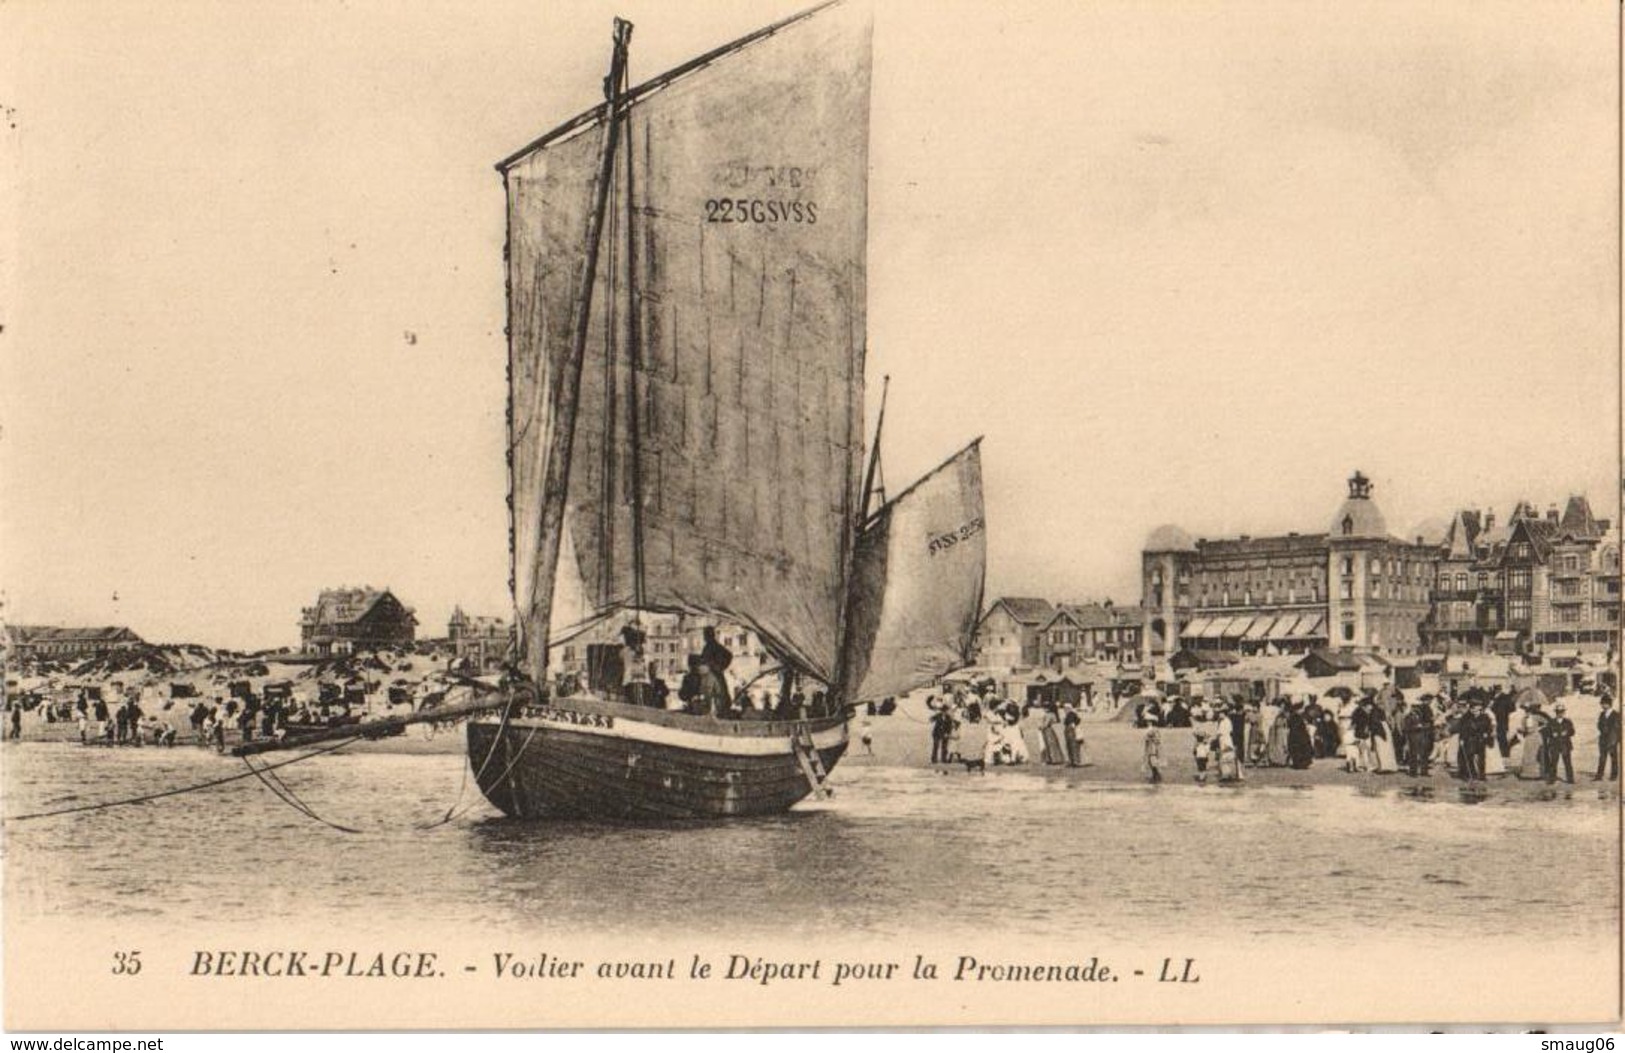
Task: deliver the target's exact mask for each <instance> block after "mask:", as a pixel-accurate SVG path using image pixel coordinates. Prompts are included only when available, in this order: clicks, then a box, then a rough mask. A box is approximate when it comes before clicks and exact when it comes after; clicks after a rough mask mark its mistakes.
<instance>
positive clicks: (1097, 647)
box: [1038, 600, 1141, 672]
mask: <svg viewBox="0 0 1625 1053" xmlns="http://www.w3.org/2000/svg"><path fill="white" fill-rule="evenodd" d="M1140 622H1141V617H1140V612H1139V611H1138V610H1137V609H1134V608H1128V609H1123V608H1119V607H1116V606H1114V605H1113V604H1112V602H1111V601H1110V600H1107V601H1106V602H1105V603H1063V604H1060V605H1059V606H1057V607H1056V608H1055V613H1054V615H1053V616H1051V618H1050V620H1049V621H1048V622H1046V623H1045V624H1044V628H1043V629H1042V630H1041V631H1040V633H1039V654H1038V658H1039V661H1038V664H1039V665H1042V666H1044V667H1045V668H1047V669H1053V670H1055V671H1056V672H1062V671H1064V670H1067V669H1073V668H1076V667H1078V666H1079V665H1082V664H1083V663H1085V662H1094V661H1113V660H1116V659H1119V658H1122V657H1124V656H1125V655H1133V656H1135V657H1136V658H1137V657H1138V656H1139V653H1140Z"/></svg>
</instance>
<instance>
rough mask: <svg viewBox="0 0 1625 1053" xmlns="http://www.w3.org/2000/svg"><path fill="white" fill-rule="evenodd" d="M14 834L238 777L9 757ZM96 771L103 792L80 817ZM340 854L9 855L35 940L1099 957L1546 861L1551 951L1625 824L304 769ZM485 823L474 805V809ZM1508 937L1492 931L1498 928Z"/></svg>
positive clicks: (203, 803)
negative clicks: (757, 939)
mask: <svg viewBox="0 0 1625 1053" xmlns="http://www.w3.org/2000/svg"><path fill="white" fill-rule="evenodd" d="M5 759H6V761H7V765H6V790H7V793H6V810H7V811H8V812H10V813H13V814H16V813H19V812H24V811H32V810H36V809H38V808H40V807H41V806H43V805H45V804H46V803H47V802H51V803H55V802H63V801H66V800H67V799H68V798H69V797H70V796H75V797H85V798H94V799H109V798H116V797H119V796H124V795H130V794H135V793H140V792H150V791H151V790H153V789H156V788H161V787H167V786H175V785H182V784H186V783H192V782H198V781H202V780H203V779H207V778H211V777H217V776H218V775H220V774H224V773H227V772H228V771H229V770H230V762H228V761H223V760H221V759H219V758H216V757H213V756H210V755H206V754H200V753H196V752H194V751H191V750H173V751H161V752H160V751H153V750H139V751H104V752H97V753H96V754H95V755H94V756H93V757H88V758H87V757H86V756H85V755H84V754H83V753H82V752H81V751H79V749H78V748H77V747H50V746H37V747H30V748H25V749H13V750H8V751H7V752H6V758H5ZM87 770H89V771H91V772H92V773H93V775H94V779H95V788H94V791H93V792H90V791H86V790H84V789H83V784H82V779H83V776H84V773H85V772H86V771H87ZM283 773H284V775H285V776H286V778H287V780H288V782H289V784H290V785H291V786H292V787H293V788H294V789H295V791H296V792H297V793H298V794H299V795H300V797H301V798H302V799H304V800H305V801H306V802H307V803H309V804H310V805H311V806H312V807H313V808H314V809H315V810H316V811H317V812H318V813H319V814H321V815H323V816H325V817H327V818H330V819H332V820H334V821H335V822H339V823H343V824H345V825H350V826H355V827H358V828H360V829H361V831H362V832H361V833H359V834H356V835H345V834H342V833H339V832H337V831H334V830H331V829H329V828H326V827H323V826H319V825H317V824H315V823H312V822H310V821H308V820H307V819H304V818H303V817H301V816H299V815H297V814H296V813H294V812H293V811H291V810H290V809H288V808H287V807H285V806H284V805H282V804H281V803H279V802H278V801H277V800H275V799H274V798H273V797H272V796H271V795H270V794H269V793H266V792H264V791H263V790H261V789H259V788H258V787H255V786H252V785H248V784H236V786H237V788H235V789H232V790H230V791H227V792H211V793H208V794H199V795H195V796H188V797H182V798H177V799H174V800H169V801H163V802H157V803H154V804H151V805H146V806H142V807H139V808H125V809H116V810H110V811H103V812H89V813H83V814H81V815H76V816H69V817H64V818H62V819H53V820H46V821H42V822H33V823H20V824H12V825H10V826H8V828H7V837H8V845H7V849H8V852H7V864H8V865H7V872H6V895H7V905H8V906H9V907H13V908H16V909H17V910H18V911H19V913H21V914H23V915H50V914H53V913H69V914H72V915H78V916H96V917H107V918H117V917H156V918H159V919H163V920H165V921H176V922H193V923H201V924H209V923H211V922H220V923H227V922H241V921H253V920H254V919H256V918H268V919H275V918H278V917H283V916H289V915H297V916H298V917H301V918H304V919H306V920H314V919H321V918H332V919H335V921H336V922H342V921H343V920H344V919H347V918H351V917H353V916H355V914H356V912H358V911H365V912H371V913H373V914H376V913H377V912H378V911H379V910H380V908H384V909H397V910H406V911H408V913H406V914H404V915H403V916H405V917H409V918H410V919H411V920H412V922H413V923H414V924H415V923H418V922H421V923H423V924H425V925H433V924H445V925H449V926H455V927H457V928H458V929H459V930H464V931H480V930H482V929H484V930H488V931H501V932H503V933H505V934H507V935H510V936H512V937H514V938H524V937H534V938H541V937H545V936H548V935H552V934H559V933H568V932H573V931H583V930H586V931H592V932H603V933H626V934H648V935H655V934H658V933H661V932H687V933H710V932H726V933H728V934H729V935H736V934H737V935H745V934H750V933H756V932H771V933H773V934H776V935H780V936H784V935H791V934H798V933H807V932H830V931H841V932H849V933H863V934H865V935H866V936H868V937H871V938H873V937H879V938H886V937H889V936H893V935H903V934H909V933H918V932H927V931H928V932H931V933H934V934H946V933H952V932H956V931H964V930H968V929H982V928H985V927H987V926H989V925H993V926H996V927H997V929H998V931H999V932H1000V933H1002V934H1005V935H1010V936H1016V935H1022V934H1038V935H1042V936H1044V937H1046V938H1048V939H1055V940H1068V939H1083V938H1086V937H1090V936H1098V935H1100V934H1103V933H1104V934H1110V933H1125V932H1136V933H1142V934H1145V935H1147V936H1155V935H1159V934H1163V933H1168V934H1174V933H1179V932H1183V931H1188V930H1189V928H1190V925H1191V920H1192V919H1193V918H1199V919H1202V921H1201V924H1202V925H1203V926H1204V927H1205V928H1206V930H1212V929H1213V927H1214V926H1216V925H1219V926H1231V927H1233V928H1234V930H1235V931H1236V932H1238V933H1252V932H1258V933H1264V934H1276V935H1299V934H1303V935H1322V936H1325V935H1330V934H1335V933H1337V932H1339V931H1346V930H1349V929H1350V927H1364V926H1369V925H1370V924H1371V919H1372V914H1371V909H1370V907H1371V903H1372V902H1373V898H1372V897H1373V896H1378V897H1381V902H1382V903H1383V904H1384V907H1383V910H1384V916H1385V917H1386V918H1387V919H1388V923H1389V924H1391V925H1392V926H1394V927H1395V929H1396V930H1398V929H1401V928H1402V929H1403V930H1404V932H1405V934H1407V935H1411V936H1415V935H1418V934H1425V933H1433V934H1437V935H1439V936H1441V937H1443V936H1448V935H1449V934H1452V933H1454V932H1457V931H1459V930H1460V928H1461V927H1462V926H1463V925H1479V926H1481V925H1482V924H1483V919H1484V918H1486V917H1505V918H1508V919H1512V918H1516V917H1517V916H1518V911H1519V910H1520V909H1521V908H1522V906H1523V905H1524V902H1525V898H1526V897H1527V893H1528V890H1529V889H1530V888H1537V887H1538V888H1550V887H1552V886H1551V874H1550V873H1549V872H1548V869H1547V866H1546V861H1548V860H1550V859H1553V858H1563V859H1566V860H1576V859H1578V860H1588V861H1592V865H1589V866H1579V867H1573V868H1570V869H1568V870H1566V871H1565V873H1564V875H1563V883H1562V886H1561V887H1562V892H1561V895H1559V896H1555V897H1553V899H1552V901H1551V902H1550V903H1548V905H1547V906H1545V907H1543V912H1542V927H1543V932H1545V933H1546V934H1547V935H1549V936H1552V937H1554V938H1556V937H1562V936H1565V935H1568V936H1589V937H1600V936H1604V935H1606V934H1607V933H1608V932H1610V931H1611V930H1612V928H1613V918H1612V915H1611V913H1610V912H1599V911H1596V910H1594V909H1590V908H1589V907H1587V904H1595V903H1597V902H1607V903H1617V902H1618V895H1619V889H1618V884H1617V877H1616V875H1617V874H1618V872H1619V852H1618V846H1617V844H1616V836H1617V834H1616V830H1617V827H1616V823H1617V815H1618V812H1617V809H1618V799H1617V797H1616V796H1614V795H1612V794H1611V793H1609V792H1607V791H1604V792H1603V793H1601V794H1592V793H1591V792H1589V790H1588V791H1587V792H1586V793H1581V794H1576V793H1574V791H1573V790H1572V788H1563V789H1556V788H1553V789H1550V790H1547V791H1544V792H1539V791H1536V792H1526V793H1519V794H1507V793H1499V794H1498V793H1497V792H1495V790H1494V789H1491V790H1490V791H1489V792H1484V791H1482V790H1479V789H1476V788H1474V789H1456V790H1449V789H1444V788H1442V787H1433V786H1396V787H1392V788H1385V787H1381V786H1375V785H1365V786H1361V787H1358V788H1347V787H1328V786H1319V787H1307V786H1290V787H1257V786H1252V787H1239V788H1235V790H1234V792H1225V791H1227V790H1230V789H1232V788H1230V787H1216V786H1208V787H1196V786H1184V785H1164V786H1160V787H1156V788H1152V787H1147V786H1139V785H1095V784H1087V783H1077V782H1071V781H1067V780H1061V779H1050V778H1046V777H1044V775H1043V773H1042V772H1040V771H1037V770H1027V771H1007V772H1000V773H998V774H997V775H989V776H987V777H955V776H951V775H947V774H943V773H940V772H935V771H930V770H922V769H913V768H888V767H881V766H878V765H876V766H849V767H846V768H842V769H839V770H837V773H836V776H835V781H836V784H837V787H838V796H837V797H836V798H835V799H834V800H833V801H829V802H817V803H811V802H810V803H809V804H808V805H806V806H804V807H802V808H800V809H798V810H796V811H795V812H793V813H791V814H789V815H785V816H778V817H769V818H760V819H748V820H738V821H727V822H695V823H686V824H673V825H667V826H642V825H631V824H614V823H587V822H556V823H553V822H535V821H532V822H522V821H510V820H506V819H502V818H499V817H497V816H496V813H495V812H493V811H491V810H490V809H488V808H486V807H484V806H483V804H479V805H478V806H476V807H475V808H474V809H473V810H472V811H471V812H469V813H468V814H467V815H463V816H462V817H460V818H458V819H456V820H454V821H453V822H451V823H447V824H444V825H438V826H431V827H429V828H427V829H426V828H425V826H426V825H427V824H431V823H433V822H434V821H435V820H437V819H439V818H440V817H441V816H443V815H444V814H445V812H446V809H447V807H448V805H450V804H452V802H454V801H457V800H458V799H459V796H458V795H459V792H460V790H459V787H460V786H462V785H463V783H464V780H463V772H462V768H461V761H460V759H459V758H455V757H448V756H388V755H379V754H365V755H357V756H347V755H337V756H333V757H324V758H321V759H319V760H315V761H311V762H310V763H308V764H300V765H295V766H293V767H291V768H288V769H284V772H283ZM461 792H462V793H463V794H464V797H463V798H462V799H463V801H464V803H465V804H470V803H474V801H473V798H472V794H473V793H474V791H472V790H470V789H468V788H466V786H465V787H463V789H462V790H461ZM1486 912H1489V913H1486Z"/></svg>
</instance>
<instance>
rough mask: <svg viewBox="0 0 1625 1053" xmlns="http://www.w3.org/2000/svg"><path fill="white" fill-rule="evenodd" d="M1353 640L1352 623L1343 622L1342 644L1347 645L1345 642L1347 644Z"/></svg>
mask: <svg viewBox="0 0 1625 1053" xmlns="http://www.w3.org/2000/svg"><path fill="white" fill-rule="evenodd" d="M1353 639H1354V623H1353V622H1344V623H1343V642H1344V643H1347V642H1349V641H1350V640H1353Z"/></svg>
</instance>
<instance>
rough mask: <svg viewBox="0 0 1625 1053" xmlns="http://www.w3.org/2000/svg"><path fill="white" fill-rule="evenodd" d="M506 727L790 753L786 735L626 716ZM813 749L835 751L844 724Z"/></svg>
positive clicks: (521, 721)
mask: <svg viewBox="0 0 1625 1053" xmlns="http://www.w3.org/2000/svg"><path fill="white" fill-rule="evenodd" d="M480 722H481V723H488V724H494V723H496V721H495V720H494V719H490V718H486V719H484V720H482V721H480ZM508 727H509V728H510V729H512V730H513V731H516V732H522V731H524V730H525V729H527V728H559V729H561V730H567V731H573V732H576V733H577V734H581V735H591V736H596V737H601V738H606V739H626V740H630V741H632V742H647V743H650V744H654V745H661V746H669V747H671V748H673V749H685V750H694V751H696V752H700V753H722V754H732V755H734V756H744V757H782V756H788V755H789V754H791V753H792V752H793V749H792V747H791V742H790V736H789V735H778V736H769V735H720V734H716V733H711V732H704V731H690V730H688V729H687V728H671V727H666V726H664V725H661V724H645V723H643V722H641V721H637V720H628V719H626V718H625V717H614V718H613V719H611V720H610V721H609V722H608V724H607V726H602V725H598V724H590V723H576V722H574V721H570V720H565V719H562V718H561V719H553V718H550V717H536V716H526V717H515V718H513V719H511V720H509V721H508ZM812 740H813V746H814V748H816V749H818V750H829V749H834V748H835V747H836V746H838V745H840V744H842V743H844V742H846V741H847V736H846V724H845V723H844V722H843V723H840V724H837V725H835V726H834V727H832V728H825V729H824V730H822V731H816V732H814V733H813V737H812Z"/></svg>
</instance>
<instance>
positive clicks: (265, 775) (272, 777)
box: [242, 757, 361, 834]
mask: <svg viewBox="0 0 1625 1053" xmlns="http://www.w3.org/2000/svg"><path fill="white" fill-rule="evenodd" d="M242 760H243V763H244V764H245V765H247V766H248V770H249V771H251V772H253V773H254V774H255V775H258V776H259V777H260V782H262V783H264V784H265V788H266V789H267V790H270V791H271V792H272V793H274V794H276V795H277V797H278V798H279V799H280V800H281V801H282V803H283V804H286V805H287V806H288V807H290V808H292V809H293V810H294V811H296V812H299V813H300V814H301V815H304V816H305V817H306V818H308V819H314V820H316V821H317V822H318V823H321V824H322V825H323V826H330V827H332V828H333V829H335V830H337V831H339V832H340V833H345V834H359V833H360V832H361V831H360V830H357V829H355V828H354V827H349V826H341V825H339V824H338V823H335V822H332V821H330V820H327V819H323V818H322V817H321V816H319V815H317V814H316V810H315V809H314V808H312V807H311V806H310V805H308V804H306V803H305V802H304V801H302V800H300V799H299V795H298V794H296V793H294V792H293V788H292V787H290V786H289V785H288V784H287V783H285V782H283V781H282V777H281V776H279V775H277V773H276V772H274V771H270V770H268V769H262V768H256V767H254V762H253V761H251V760H249V759H248V758H247V757H244V758H243V759H242Z"/></svg>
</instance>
